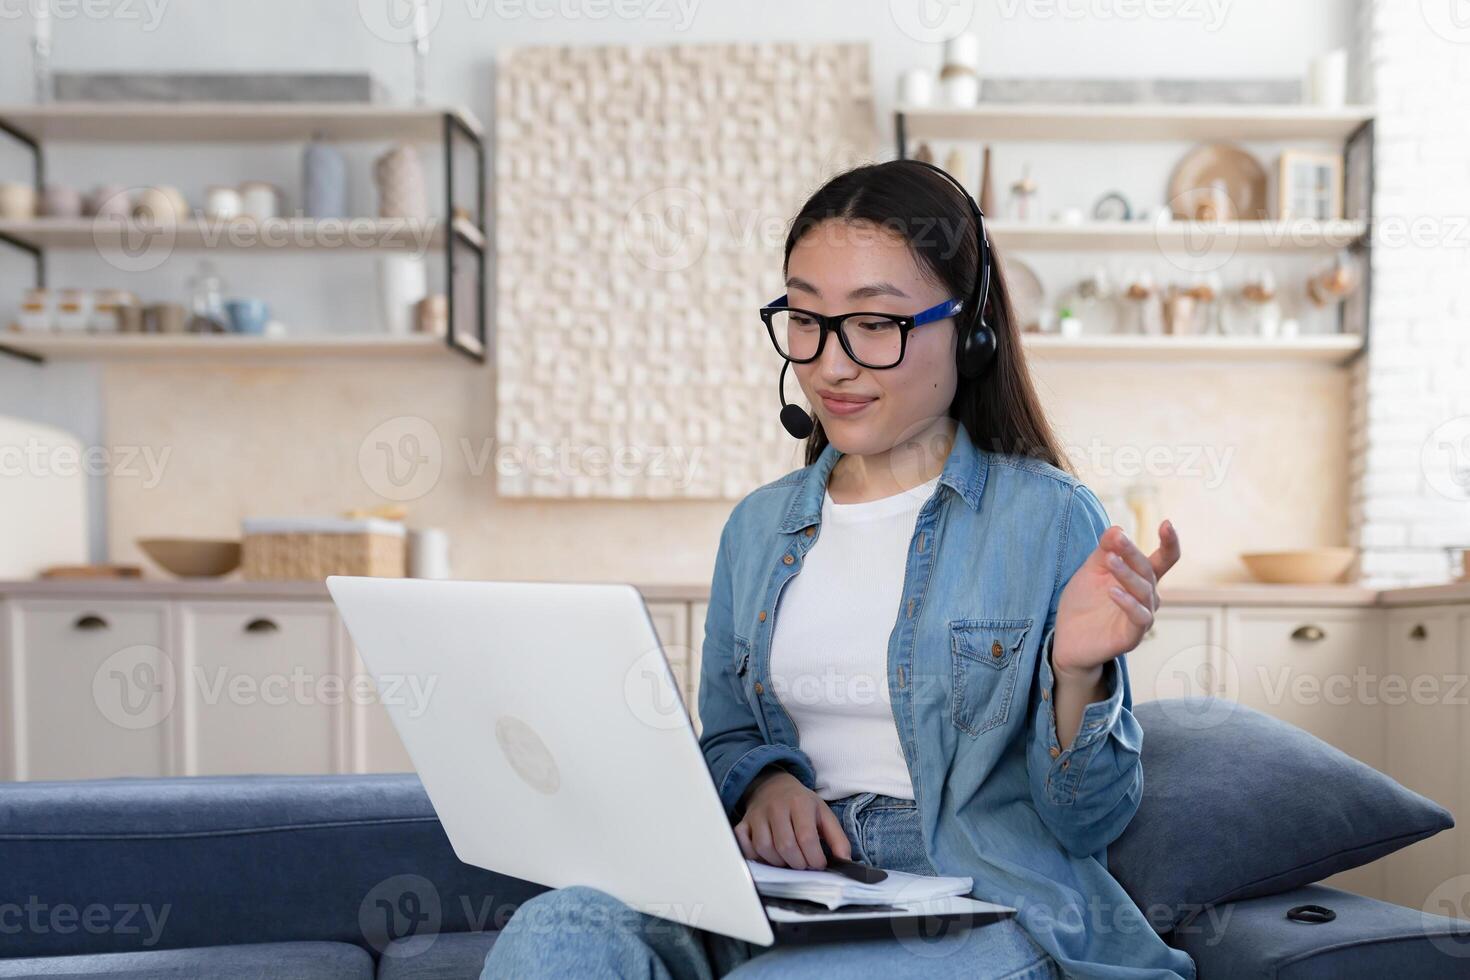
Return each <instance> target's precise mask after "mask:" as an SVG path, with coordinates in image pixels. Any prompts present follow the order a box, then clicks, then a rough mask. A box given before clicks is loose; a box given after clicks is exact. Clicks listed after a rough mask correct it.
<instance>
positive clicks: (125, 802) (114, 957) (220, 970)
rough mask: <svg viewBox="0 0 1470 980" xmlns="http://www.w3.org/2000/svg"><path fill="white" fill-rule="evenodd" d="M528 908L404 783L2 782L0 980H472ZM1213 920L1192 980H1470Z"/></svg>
mask: <svg viewBox="0 0 1470 980" xmlns="http://www.w3.org/2000/svg"><path fill="white" fill-rule="evenodd" d="M544 890H545V889H544V888H543V887H542V886H539V885H535V884H532V883H530V882H526V881H521V880H518V879H514V878H508V877H506V876H504V875H499V874H493V873H491V872H487V871H483V870H480V869H477V868H472V867H469V866H467V865H465V864H462V863H461V862H460V861H459V860H457V859H456V858H455V856H454V852H453V850H452V848H451V847H450V845H449V841H448V840H447V838H446V837H445V835H444V832H443V830H442V829H441V827H440V825H439V822H438V820H437V818H436V817H435V815H434V811H433V808H432V807H431V806H430V805H429V801H428V798H427V797H426V796H425V795H424V792H423V788H422V786H421V785H420V784H419V781H418V779H417V778H416V777H414V776H412V775H386V776H330V777H291V776H245V777H234V778H225V777H219V778H208V777H207V778H192V779H188V778H186V779H116V780H96V781H88V782H53V783H45V782H42V783H9V784H0V977H29V976H46V977H101V976H105V977H108V978H114V980H115V978H138V980H142V978H150V980H151V978H174V977H178V978H185V977H189V978H193V977H216V978H244V977H250V978H287V977H289V978H303V980H305V978H333V980H338V978H340V980H347V978H371V977H380V978H383V980H397V978H443V980H448V978H459V977H465V978H473V977H477V976H478V975H479V972H480V967H481V964H482V962H483V961H484V958H485V954H486V953H487V952H488V951H489V949H490V947H491V945H492V944H493V943H494V941H495V936H496V930H497V929H499V928H500V927H502V926H503V925H504V924H505V922H506V921H507V919H508V918H509V917H510V915H511V914H512V913H513V912H514V911H515V909H516V907H517V906H518V905H519V904H520V903H521V902H524V901H525V900H526V899H528V898H530V897H531V896H533V895H536V894H538V893H540V892H541V891H544ZM1307 903H1313V904H1319V905H1325V906H1328V907H1330V908H1332V909H1333V910H1334V911H1335V912H1336V913H1337V915H1336V918H1335V919H1333V920H1332V921H1330V922H1326V923H1320V924H1308V923H1302V922H1295V921H1289V920H1287V919H1286V918H1285V913H1286V910H1287V909H1289V908H1292V907H1293V906H1297V905H1302V904H1307ZM1224 910H1228V911H1229V912H1230V915H1229V916H1228V917H1227V916H1225V915H1217V916H1215V917H1213V919H1214V921H1218V922H1221V923H1222V924H1223V928H1219V929H1193V930H1189V931H1188V934H1187V935H1178V936H1172V935H1171V937H1170V942H1171V943H1174V944H1175V945H1178V946H1180V948H1183V949H1185V950H1186V951H1188V952H1189V953H1190V955H1191V956H1192V957H1193V958H1194V959H1195V961H1196V963H1197V964H1198V965H1199V976H1200V977H1201V978H1202V980H1215V978H1230V980H1235V978H1240V977H1283V978H1285V977H1290V978H1293V980H1304V978H1316V977H1322V978H1327V977H1331V978H1333V980H1340V978H1345V980H1353V978H1364V980H1367V978H1371V980H1389V978H1397V977H1417V978H1430V980H1435V978H1449V977H1465V976H1470V956H1466V955H1457V954H1459V953H1465V954H1470V940H1467V937H1466V934H1465V931H1464V929H1465V924H1464V923H1463V922H1460V921H1459V920H1455V919H1446V918H1442V917H1439V916H1429V915H1425V914H1423V913H1421V912H1419V911H1417V910H1413V909H1408V908H1401V907H1398V906H1393V905H1387V904H1385V903H1383V902H1378V901H1373V900H1370V899H1366V898H1361V897H1359V896H1354V895H1350V894H1347V893H1345V892H1342V891H1337V890H1334V889H1331V888H1325V887H1322V886H1320V885H1309V886H1306V887H1304V888H1297V889H1294V890H1292V891H1289V892H1286V893H1284V894H1280V895H1274V896H1269V897H1266V898H1253V899H1248V900H1244V901H1240V902H1234V903H1231V904H1230V905H1229V906H1224V907H1223V908H1222V910H1221V911H1224Z"/></svg>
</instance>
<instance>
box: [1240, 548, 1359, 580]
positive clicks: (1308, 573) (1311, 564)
mask: <svg viewBox="0 0 1470 980" xmlns="http://www.w3.org/2000/svg"><path fill="white" fill-rule="evenodd" d="M1357 554H1358V552H1357V550H1356V549H1354V548H1303V549H1301V550H1300V551H1253V552H1250V553H1248V554H1243V555H1241V556H1240V560H1241V561H1243V562H1245V567H1246V568H1248V569H1250V572H1251V574H1252V575H1254V576H1255V578H1256V581H1258V582H1271V583H1273V584H1278V585H1327V584H1328V583H1331V582H1338V581H1341V580H1342V577H1343V575H1345V574H1347V570H1348V569H1349V568H1350V567H1352V564H1353V559H1354V558H1356V557H1357Z"/></svg>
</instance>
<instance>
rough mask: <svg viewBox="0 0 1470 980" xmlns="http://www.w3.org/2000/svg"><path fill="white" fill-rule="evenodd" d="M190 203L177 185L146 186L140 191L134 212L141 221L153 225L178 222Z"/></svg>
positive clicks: (185, 213) (186, 211) (182, 217)
mask: <svg viewBox="0 0 1470 980" xmlns="http://www.w3.org/2000/svg"><path fill="white" fill-rule="evenodd" d="M188 210H189V204H188V202H187V201H186V200H185V198H184V195H183V194H182V193H181V192H180V191H179V189H178V188H177V187H168V186H161V187H145V188H143V190H141V191H140V192H139V193H138V200H137V203H136V204H135V205H134V207H133V213H134V215H135V216H136V217H137V218H138V220H139V221H142V222H145V223H147V224H153V225H174V224H178V223H179V222H180V221H181V220H183V219H184V217H185V216H186V215H187V213H188Z"/></svg>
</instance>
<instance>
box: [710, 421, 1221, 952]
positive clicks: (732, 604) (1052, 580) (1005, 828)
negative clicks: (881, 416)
mask: <svg viewBox="0 0 1470 980" xmlns="http://www.w3.org/2000/svg"><path fill="white" fill-rule="evenodd" d="M839 456H841V453H840V452H838V451H837V449H836V448H835V447H834V446H832V445H831V444H828V445H827V446H826V447H825V448H824V449H823V451H822V453H821V455H820V457H819V458H818V459H817V460H816V461H815V462H814V463H812V464H810V465H808V466H804V467H802V468H801V469H798V470H794V471H792V472H791V473H788V474H787V475H786V476H784V477H782V478H780V479H778V480H775V481H773V482H771V483H768V484H766V485H765V486H762V487H760V488H758V489H756V490H754V491H752V492H751V493H749V494H748V495H746V497H745V498H744V499H742V500H741V501H740V502H739V503H738V504H737V505H736V506H735V509H734V511H733V512H732V513H731V515H730V518H729V520H728V521H727V522H726V523H725V527H724V530H723V532H722V533H721V535H720V544H719V551H718V552H717V554H716V557H715V569H714V579H713V582H712V585H711V590H710V600H709V611H708V614H707V616H706V619H705V635H704V648H703V653H702V659H701V670H702V673H701V677H700V685H699V714H700V718H701V721H702V725H703V728H702V733H701V735H700V739H699V742H700V747H701V748H702V749H703V751H704V755H705V760H706V761H707V762H708V764H709V768H710V773H711V775H712V776H713V777H714V782H715V786H716V787H717V788H718V790H719V794H720V799H721V801H722V802H723V803H724V805H725V809H726V813H727V814H728V815H729V816H730V817H731V819H732V820H733V819H734V818H735V817H736V816H737V815H738V814H737V807H738V804H739V801H740V799H741V797H742V796H743V795H744V793H745V790H746V788H747V787H748V786H749V784H750V781H751V780H752V778H754V776H755V775H756V774H757V773H758V772H760V771H761V770H762V769H764V768H765V767H767V766H770V765H776V766H780V767H782V768H785V769H787V770H788V771H790V772H791V773H792V774H793V775H795V776H796V777H797V778H798V779H800V780H801V781H802V782H803V783H804V784H805V785H806V786H808V787H809V788H812V789H815V786H816V778H815V774H814V773H813V770H812V763H811V760H810V759H809V758H808V757H807V755H806V753H804V752H802V751H801V749H800V747H799V744H800V743H799V740H798V736H797V731H796V726H795V724H794V723H793V722H792V720H791V716H790V715H789V714H788V713H787V712H786V710H785V709H784V708H783V707H782V706H781V702H780V700H779V698H777V697H776V692H775V691H773V690H771V688H770V686H769V683H768V681H769V668H770V656H771V637H772V635H773V632H774V630H775V625H776V615H777V613H778V611H779V600H780V596H781V590H782V588H783V587H784V586H785V585H786V583H787V582H788V581H790V580H791V578H792V576H795V575H799V574H801V569H802V564H803V559H804V557H805V556H806V553H807V551H809V550H810V549H811V547H812V546H813V545H814V544H816V542H817V540H818V537H819V536H820V534H821V514H822V499H823V494H824V492H825V490H826V487H827V480H828V477H829V475H830V474H831V472H832V468H833V466H834V465H835V464H836V462H837V459H838V457H839ZM1108 526H1109V521H1108V518H1107V515H1106V513H1105V511H1104V510H1103V507H1102V505H1101V503H1099V502H1098V499H1097V497H1096V496H1095V495H1094V494H1093V493H1092V491H1091V490H1089V489H1088V488H1087V487H1086V486H1084V485H1083V484H1081V483H1080V482H1079V481H1078V480H1076V479H1075V478H1073V477H1072V476H1070V475H1068V474H1067V473H1065V472H1063V471H1062V470H1060V469H1057V468H1056V467H1054V466H1051V465H1049V464H1047V463H1044V462H1041V461H1039V460H1034V459H1029V458H1026V457H1023V456H1013V455H1006V454H999V453H992V452H988V451H986V450H982V449H980V448H978V447H976V446H975V445H974V444H973V443H972V442H971V440H970V436H969V433H968V431H967V430H966V429H965V427H964V425H963V424H960V425H959V426H958V428H957V430H956V433H955V439H954V443H953V447H952V448H951V450H950V454H949V457H948V458H947V459H946V461H945V465H944V470H943V472H942V474H941V475H940V478H939V484H938V486H937V487H936V488H935V491H934V493H933V495H932V496H931V497H930V498H929V499H928V500H927V501H926V502H925V503H924V505H923V507H922V508H921V509H920V511H919V515H918V518H917V520H916V523H915V527H914V533H913V537H912V539H911V541H910V544H909V548H908V561H907V566H906V568H905V572H904V586H903V594H902V598H901V600H900V603H899V608H898V610H897V621H896V622H895V624H894V627H893V631H892V633H891V634H890V635H889V638H888V677H887V684H888V693H889V696H890V698H891V700H892V709H893V716H894V721H895V723H896V725H897V727H898V737H899V742H900V744H901V746H902V749H903V754H904V757H905V760H906V761H907V763H908V768H909V773H910V777H911V779H912V781H913V787H914V799H915V801H916V802H917V804H918V808H919V810H920V813H921V823H922V826H923V830H924V838H925V845H926V847H927V849H928V854H929V859H930V862H931V864H932V865H933V866H934V868H935V869H936V870H937V871H938V872H939V873H940V874H946V875H968V876H971V877H973V878H974V880H975V888H974V891H973V892H972V894H973V895H974V896H975V897H976V898H980V899H983V900H986V901H992V902H998V903H1001V904H1005V905H1011V906H1014V907H1016V908H1017V909H1018V910H1019V911H1018V913H1017V918H1018V919H1019V920H1020V923H1021V924H1022V925H1023V926H1024V927H1025V928H1026V930H1027V931H1028V932H1029V933H1030V934H1031V935H1032V936H1033V937H1034V938H1035V939H1036V940H1037V942H1038V943H1040V944H1041V945H1042V946H1043V947H1044V948H1045V949H1046V950H1047V952H1049V953H1050V954H1051V955H1052V957H1053V958H1054V959H1055V960H1056V961H1057V963H1058V965H1059V966H1060V967H1061V968H1062V970H1063V971H1064V972H1065V973H1066V975H1067V976H1069V977H1098V978H1121V977H1129V978H1143V977H1150V978H1172V977H1186V978H1191V980H1192V978H1193V977H1194V976H1195V967H1194V963H1193V961H1192V960H1191V959H1190V957H1189V956H1188V954H1186V953H1184V952H1183V951H1182V950H1176V949H1173V948H1171V947H1170V946H1168V945H1167V944H1166V943H1165V942H1164V941H1163V940H1162V939H1161V938H1160V937H1159V936H1158V935H1157V934H1156V933H1155V932H1154V931H1153V929H1152V928H1151V927H1150V926H1149V924H1148V922H1147V920H1146V919H1145V917H1144V915H1143V913H1142V912H1141V911H1140V910H1139V908H1138V906H1137V905H1136V904H1135V903H1134V902H1133V900H1132V899H1131V898H1129V897H1128V894H1127V893H1126V892H1125V891H1124V890H1123V888H1122V886H1121V885H1119V884H1118V882H1117V880H1116V879H1115V878H1113V877H1112V875H1110V874H1109V873H1108V871H1107V867H1106V862H1107V847H1108V844H1109V843H1111V842H1112V841H1113V840H1114V839H1116V838H1117V837H1118V835H1119V834H1120V833H1121V832H1122V831H1123V828H1124V827H1125V826H1126V825H1127V824H1128V821H1129V820H1130V819H1132V817H1133V814H1134V812H1135V811H1136V810H1137V808H1138V803H1139V799H1140V795H1141V793H1142V791H1143V767H1142V765H1141V764H1140V762H1139V750H1140V748H1141V747H1142V743H1143V732H1142V730H1141V729H1140V727H1139V725H1138V722H1137V720H1136V719H1135V718H1134V717H1133V712H1132V710H1131V709H1132V705H1133V697H1132V692H1131V689H1130V686H1129V681H1128V668H1127V662H1126V657H1125V656H1119V657H1117V658H1115V659H1114V660H1112V661H1110V662H1109V663H1108V664H1107V666H1106V667H1105V668H1104V670H1103V681H1104V683H1105V685H1106V689H1107V691H1108V696H1107V697H1106V698H1105V699H1104V700H1101V701H1096V702H1093V703H1092V704H1089V705H1088V706H1087V707H1086V709H1085V710H1084V711H1083V714H1082V724H1081V730H1080V732H1078V733H1077V734H1076V737H1075V738H1074V739H1073V741H1072V743H1071V744H1070V745H1069V746H1067V748H1065V749H1063V748H1062V747H1061V743H1060V741H1059V740H1058V737H1057V727H1056V712H1055V710H1054V698H1053V696H1052V691H1053V684H1054V677H1053V672H1052V666H1051V657H1050V655H1051V647H1052V637H1053V632H1054V629H1055V623H1056V615H1057V604H1058V601H1059V600H1060V598H1061V593H1062V589H1063V588H1064V587H1065V586H1066V584H1067V581H1068V580H1069V579H1070V578H1071V577H1072V573H1073V572H1075V571H1076V570H1077V569H1078V568H1079V567H1080V566H1081V565H1082V563H1083V562H1084V561H1085V560H1086V559H1087V557H1088V555H1089V554H1091V553H1092V551H1093V550H1094V549H1095V548H1096V547H1097V542H1098V538H1099V537H1101V535H1102V533H1103V532H1104V531H1106V530H1107V528H1108Z"/></svg>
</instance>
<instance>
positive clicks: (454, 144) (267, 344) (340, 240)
mask: <svg viewBox="0 0 1470 980" xmlns="http://www.w3.org/2000/svg"><path fill="white" fill-rule="evenodd" d="M0 135H3V136H7V137H9V138H10V140H11V141H13V142H14V143H17V144H19V145H20V146H21V148H22V149H24V150H26V151H28V152H29V154H30V157H31V164H32V182H33V183H34V185H35V188H36V192H37V197H39V196H40V192H41V190H42V188H43V187H44V186H45V183H46V156H45V152H44V150H43V148H42V143H43V142H77V143H141V144H150V143H170V142H222V143H243V142H257V143H259V142H303V143H304V142H306V141H308V140H310V139H312V138H314V137H320V138H323V139H327V140H333V141H338V142H351V141H363V140H373V141H381V142H424V143H428V142H432V143H437V144H438V145H439V146H440V147H441V149H442V153H443V167H444V206H443V211H442V214H443V215H444V216H446V217H441V218H437V219H431V220H430V221H428V222H412V221H407V220H383V219H376V218H353V219H342V220H340V221H337V220H332V221H328V220H320V221H316V220H310V219H303V218H289V217H288V218H282V219H272V220H270V221H266V222H261V223H260V224H258V225H257V224H255V223H253V222H230V223H219V222H213V221H209V220H205V219H201V218H197V217H196V218H190V219H189V220H186V221H184V222H182V223H180V224H178V225H176V226H173V227H171V228H166V229H150V228H145V227H144V226H141V225H139V224H136V223H133V222H128V221H118V222H111V221H105V220H103V221H98V220H94V219H56V218H37V219H34V220H29V221H6V222H0V245H4V246H7V247H9V248H12V249H15V250H17V251H19V252H22V253H25V254H27V255H29V256H30V258H31V259H32V261H33V262H34V265H35V276H34V281H35V285H36V286H45V285H46V252H47V251H48V250H50V249H72V250H77V249H96V250H97V251H99V252H102V253H104V255H105V253H106V252H107V251H108V250H109V249H118V250H120V251H122V252H123V253H125V254H129V255H136V254H137V253H138V251H139V250H147V249H160V248H162V249H167V250H169V251H167V252H164V253H163V255H162V256H161V259H160V260H162V259H166V258H167V256H168V254H170V253H171V252H172V251H173V250H186V251H194V250H212V249H220V250H231V251H241V252H247V251H248V252H253V253H256V254H262V253H266V252H270V251H283V250H310V251H315V252H320V251H333V250H377V251H386V250H396V251H410V252H419V251H426V250H429V249H435V250H442V251H443V253H444V282H443V286H442V292H443V295H444V296H445V298H446V300H447V303H448V307H449V331H448V335H447V336H446V337H444V338H442V339H439V340H434V339H433V338H427V339H426V338H417V337H415V338H407V340H408V342H409V344H411V345H412V346H408V345H405V344H404V343H401V342H400V339H399V338H381V337H373V336H371V335H369V336H363V337H357V338H335V337H330V338H329V337H321V338H313V339H306V338H292V339H291V340H289V341H284V342H281V341H277V340H275V339H271V340H265V339H262V338H256V337H228V338H222V337H199V336H192V337H191V336H187V335H186V336H183V337H179V338H177V339H175V338H172V337H170V338H160V337H157V336H145V337H133V336H111V337H107V336H100V337H88V336H80V337H71V336H65V335H60V336H58V335H54V334H34V335H19V334H0V354H8V355H11V356H14V357H19V358H21V359H24V360H27V361H31V362H34V363H42V362H44V361H46V360H47V359H50V358H53V357H65V358H97V359H113V358H117V357H122V356H126V357H129V358H131V357H135V356H139V355H141V356H145V357H159V356H164V355H165V354H168V355H169V356H183V355H184V354H186V353H187V354H189V355H190V356H194V355H196V354H198V353H201V352H207V353H208V354H209V355H210V356H216V355H223V356H226V357H231V356H236V355H237V354H240V353H242V352H243V353H249V354H252V355H255V354H267V355H268V356H300V357H312V356H317V355H319V354H322V353H325V352H332V353H335V354H343V353H351V354H354V355H361V354H365V353H385V352H386V353H393V354H395V355H397V354H403V353H405V352H406V351H409V350H418V349H419V348H420V347H424V348H425V349H437V350H439V351H444V350H449V351H452V352H455V353H457V354H460V355H463V356H465V357H468V358H470V359H472V360H474V361H476V362H478V363H484V361H485V356H486V352H487V350H488V347H489V345H488V341H487V329H486V304H485V270H486V253H487V252H488V249H489V245H488V242H489V236H488V235H487V234H486V231H485V221H486V218H485V140H484V128H483V127H482V126H481V125H480V122H479V120H477V119H476V118H475V117H474V116H473V115H471V114H470V113H469V112H468V111H467V110H464V109H460V108H455V107H437V108H431V107H415V108H402V107H394V106H379V105H359V104H353V103H275V102H272V103H190V102H172V103H84V102H74V103H53V104H48V105H0ZM463 147H468V148H469V151H470V153H471V154H472V158H473V160H474V168H473V169H474V173H473V174H471V175H470V179H469V182H468V184H467V185H465V184H458V185H457V183H456V177H457V176H459V177H460V178H461V179H462V177H463V173H462V171H463V170H464V166H463V164H462V163H461V164H459V165H456V162H455V161H456V153H455V150H456V149H457V148H463ZM457 186H458V187H460V189H461V190H463V189H465V188H466V186H467V188H468V192H469V194H471V195H472V196H473V202H474V206H473V208H472V209H467V210H468V211H469V213H471V214H472V215H473V219H472V220H469V219H465V218H462V217H455V218H453V219H452V220H450V219H449V218H448V217H447V216H449V215H455V214H456V213H457V209H456V206H455V190H456V187H457ZM154 254H157V253H154ZM461 262H463V268H464V269H465V270H468V271H469V272H472V273H473V274H474V277H475V278H474V290H473V293H471V292H470V291H469V290H468V289H467V288H466V287H465V284H464V280H463V279H457V278H456V273H457V272H459V271H462V270H461ZM431 292H432V290H431ZM466 310H468V313H467V314H466V313H465V311H466ZM385 340H387V341H388V343H386V344H385V343H383V341H385ZM145 345H146V346H145ZM169 345H172V346H169Z"/></svg>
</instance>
